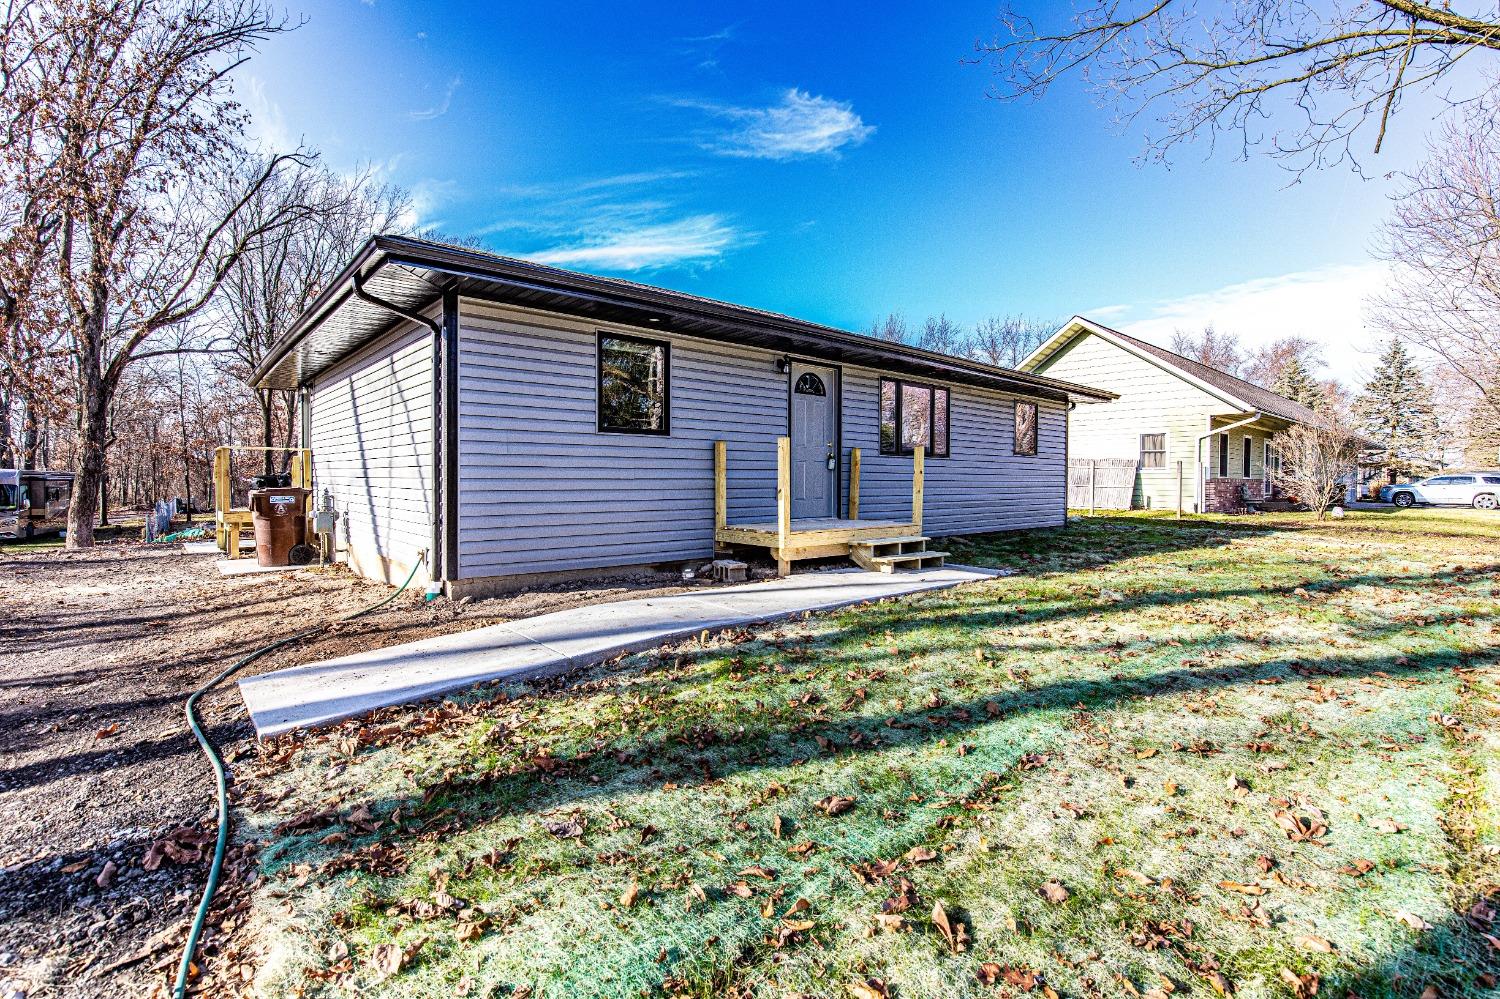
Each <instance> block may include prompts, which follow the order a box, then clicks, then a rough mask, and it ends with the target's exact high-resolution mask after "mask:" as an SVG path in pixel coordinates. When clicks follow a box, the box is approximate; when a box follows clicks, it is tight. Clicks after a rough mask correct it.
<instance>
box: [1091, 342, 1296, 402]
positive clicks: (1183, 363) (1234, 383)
mask: <svg viewBox="0 0 1500 999" xmlns="http://www.w3.org/2000/svg"><path fill="white" fill-rule="evenodd" d="M1095 325H1096V326H1097V325H1101V324H1098V323H1095ZM1101 328H1103V329H1107V330H1109V332H1110V333H1112V334H1114V335H1115V336H1117V337H1119V338H1120V339H1121V340H1125V341H1127V342H1129V343H1130V344H1132V345H1134V346H1136V347H1139V348H1140V349H1141V350H1144V351H1145V352H1146V353H1148V354H1150V355H1151V356H1153V357H1156V358H1158V359H1160V360H1162V361H1165V362H1166V363H1167V364H1170V365H1172V367H1174V368H1177V369H1178V370H1179V371H1184V372H1186V373H1188V374H1190V375H1192V376H1193V377H1194V378H1197V379H1198V380H1199V381H1204V382H1207V383H1208V384H1210V385H1212V386H1213V387H1214V388H1216V389H1218V390H1219V391H1220V392H1223V393H1225V394H1226V395H1229V396H1232V397H1234V398H1235V399H1238V400H1240V401H1241V402H1243V403H1245V404H1246V405H1248V406H1249V407H1250V408H1251V409H1254V410H1257V411H1258V412H1262V413H1266V414H1269V415H1271V416H1279V417H1281V418H1282V419H1283V420H1290V421H1292V422H1293V423H1306V424H1313V425H1316V424H1318V423H1320V422H1322V421H1321V419H1320V417H1319V416H1318V414H1317V412H1315V411H1314V410H1312V409H1310V408H1308V407H1307V406H1304V405H1302V403H1300V402H1294V401H1293V400H1291V399H1288V398H1287V397H1286V396H1284V395H1278V394H1276V393H1275V392H1272V391H1271V390H1270V389H1268V388H1261V387H1260V386H1259V385H1257V384H1255V383H1254V382H1247V381H1245V379H1243V378H1236V377H1235V376H1234V375H1231V374H1228V373H1226V372H1223V371H1220V370H1219V369H1218V368H1211V367H1209V366H1208V365H1206V364H1203V363H1201V362H1199V361H1195V360H1193V359H1192V358H1190V357H1183V356H1182V355H1181V354H1177V353H1174V352H1172V351H1170V350H1167V349H1166V348H1165V347H1158V346H1156V345H1155V344H1154V343H1147V342H1146V341H1145V340H1138V339H1136V338H1135V337H1133V336H1130V335H1129V334H1126V333H1121V332H1120V331H1119V330H1116V329H1110V328H1109V327H1108V326H1102V327H1101Z"/></svg>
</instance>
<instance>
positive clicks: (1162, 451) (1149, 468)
mask: <svg viewBox="0 0 1500 999" xmlns="http://www.w3.org/2000/svg"><path fill="white" fill-rule="evenodd" d="M1147 437H1159V438H1161V447H1160V448H1152V449H1151V450H1150V451H1147V450H1146V438H1147ZM1148 454H1157V455H1161V463H1160V464H1156V465H1148V464H1146V455H1148ZM1136 460H1137V461H1139V462H1140V466H1141V471H1143V472H1159V471H1162V470H1163V469H1165V468H1166V467H1167V435H1166V434H1165V433H1160V434H1141V448H1140V457H1139V458H1137V459H1136Z"/></svg>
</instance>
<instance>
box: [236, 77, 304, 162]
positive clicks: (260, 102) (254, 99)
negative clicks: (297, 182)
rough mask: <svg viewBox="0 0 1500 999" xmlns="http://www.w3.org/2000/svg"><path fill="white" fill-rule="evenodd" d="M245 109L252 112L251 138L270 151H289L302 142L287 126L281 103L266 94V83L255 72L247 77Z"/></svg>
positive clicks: (256, 143)
mask: <svg viewBox="0 0 1500 999" xmlns="http://www.w3.org/2000/svg"><path fill="white" fill-rule="evenodd" d="M245 88H246V93H245V97H244V101H243V103H244V105H245V109H246V110H247V111H249V112H250V127H249V129H248V131H249V134H250V140H251V142H253V143H254V144H255V145H257V146H259V147H260V148H261V149H264V150H267V151H270V152H279V153H289V152H291V151H292V150H293V149H296V148H297V147H298V145H300V143H299V142H298V140H297V139H296V138H295V137H294V136H293V135H292V130H291V129H290V128H289V127H288V126H287V123H286V115H284V114H283V113H282V111H281V105H280V104H277V103H276V102H275V101H273V100H271V98H270V97H269V96H268V95H267V94H266V83H265V81H264V80H262V79H261V78H260V77H258V76H255V75H253V74H250V75H247V76H246V78H245Z"/></svg>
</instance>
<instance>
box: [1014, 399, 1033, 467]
mask: <svg viewBox="0 0 1500 999" xmlns="http://www.w3.org/2000/svg"><path fill="white" fill-rule="evenodd" d="M1015 452H1016V454H1018V455H1021V456H1022V457H1031V456H1033V455H1035V454H1036V403H1034V402H1018V403H1016V446H1015Z"/></svg>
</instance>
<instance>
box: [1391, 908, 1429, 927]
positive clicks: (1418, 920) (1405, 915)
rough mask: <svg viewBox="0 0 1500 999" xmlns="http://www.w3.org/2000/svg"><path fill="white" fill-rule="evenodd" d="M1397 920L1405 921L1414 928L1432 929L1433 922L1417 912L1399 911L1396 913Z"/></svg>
mask: <svg viewBox="0 0 1500 999" xmlns="http://www.w3.org/2000/svg"><path fill="white" fill-rule="evenodd" d="M1396 920H1397V922H1402V923H1405V924H1406V925H1407V926H1410V927H1411V928H1412V929H1414V930H1430V929H1432V924H1431V923H1429V922H1428V921H1427V920H1425V919H1423V918H1422V917H1421V916H1419V915H1417V914H1416V913H1415V912H1406V911H1404V910H1403V911H1401V912H1398V913H1396Z"/></svg>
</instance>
